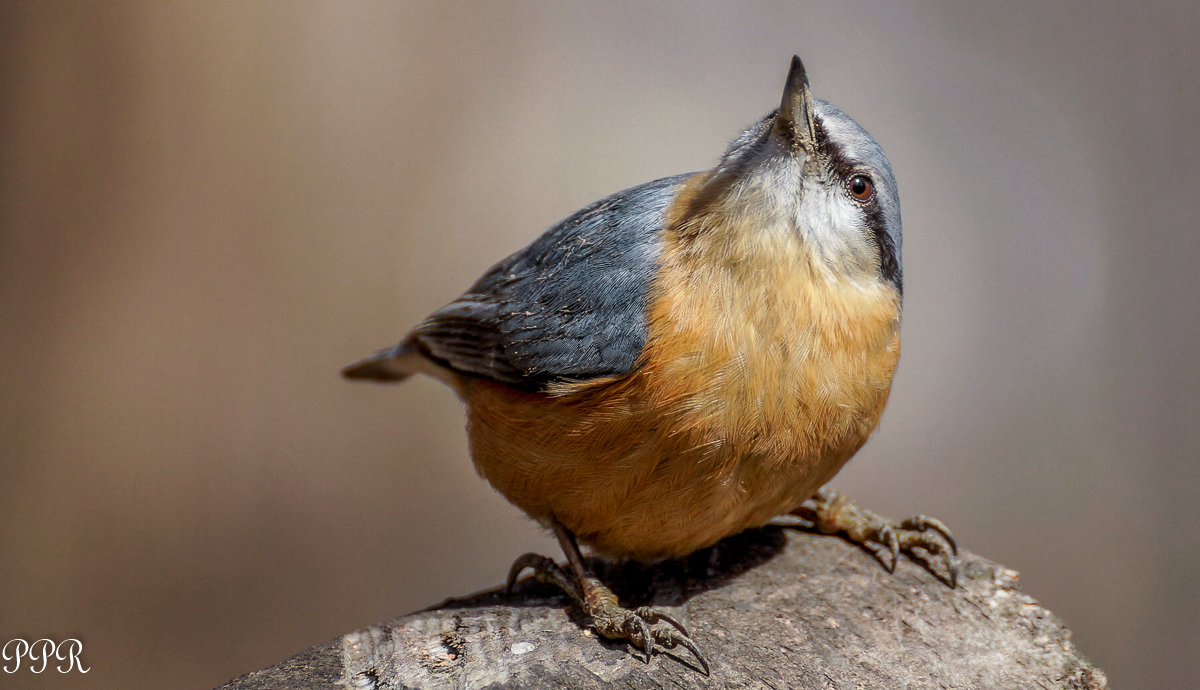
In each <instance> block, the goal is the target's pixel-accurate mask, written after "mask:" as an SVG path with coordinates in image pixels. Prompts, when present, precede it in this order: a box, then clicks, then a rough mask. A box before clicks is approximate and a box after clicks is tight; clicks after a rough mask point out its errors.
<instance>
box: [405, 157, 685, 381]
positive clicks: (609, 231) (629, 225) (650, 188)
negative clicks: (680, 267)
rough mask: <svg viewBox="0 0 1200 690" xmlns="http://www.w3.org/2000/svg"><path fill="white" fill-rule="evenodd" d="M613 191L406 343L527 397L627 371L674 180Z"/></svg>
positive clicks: (640, 338)
mask: <svg viewBox="0 0 1200 690" xmlns="http://www.w3.org/2000/svg"><path fill="white" fill-rule="evenodd" d="M687 177H688V176H687V175H679V176H676V177H668V178H664V179H661V180H655V181H654V182H648V183H646V184H644V185H641V186H638V187H633V188H632V189H627V190H625V191H623V192H618V193H617V194H614V195H612V196H610V197H607V198H605V199H601V200H600V201H597V202H596V203H594V204H592V205H590V206H588V207H586V208H584V209H582V210H580V211H579V212H577V213H575V214H574V215H573V216H571V217H570V218H567V219H566V220H564V221H562V222H561V223H559V224H558V225H555V226H554V227H552V228H550V229H549V230H548V231H546V233H545V234H544V235H542V236H541V237H540V238H538V239H537V240H536V241H534V242H533V244H531V245H529V246H528V247H526V248H525V249H522V250H521V251H519V252H517V253H515V254H513V255H512V256H510V257H508V258H507V259H505V260H503V261H501V262H500V263H498V264H496V265H495V266H494V267H492V269H491V270H489V271H488V272H487V273H486V274H485V275H484V276H483V277H482V278H480V279H479V281H478V282H476V283H475V284H474V285H473V286H471V289H469V290H468V291H467V292H466V293H465V294H464V295H463V296H462V297H459V298H458V299H457V300H455V301H453V302H451V303H450V304H448V305H446V307H444V308H443V309H441V310H439V311H437V312H436V313H434V314H433V315H431V316H430V317H429V318H428V319H426V320H425V321H424V322H423V323H421V324H420V325H419V326H417V328H416V329H414V330H413V332H412V334H411V335H410V336H409V338H408V340H407V341H406V343H408V344H409V345H410V346H412V347H416V348H417V349H419V350H420V351H421V352H422V353H423V354H425V355H426V356H427V357H429V358H430V359H432V360H434V361H436V362H438V363H439V364H441V365H443V366H446V367H449V368H450V369H453V370H456V371H459V372H462V373H465V374H471V375H475V376H482V377H485V378H489V379H493V380H496V381H501V382H503V383H506V384H509V385H512V386H515V387H518V388H523V389H530V390H537V389H540V388H543V387H545V386H546V385H547V384H549V383H553V382H558V381H566V380H586V379H590V378H595V377H602V376H613V375H620V374H625V373H628V372H629V371H631V370H632V369H633V367H634V365H635V363H636V361H637V358H638V355H639V354H640V353H641V351H642V347H643V345H644V344H645V341H646V307H647V294H648V291H649V286H650V281H651V279H652V278H653V276H654V272H655V268H656V261H657V257H658V252H659V247H660V243H661V241H662V239H661V238H662V228H663V222H664V220H663V219H664V216H665V213H666V210H667V208H668V207H669V206H670V204H671V200H672V199H673V198H674V196H675V191H676V188H677V186H678V185H679V183H680V182H682V181H683V180H684V179H686V178H687Z"/></svg>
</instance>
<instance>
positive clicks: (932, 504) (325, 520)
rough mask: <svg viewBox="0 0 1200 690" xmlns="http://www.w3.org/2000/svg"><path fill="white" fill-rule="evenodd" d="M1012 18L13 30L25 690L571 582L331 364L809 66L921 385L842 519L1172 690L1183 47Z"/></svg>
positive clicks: (1114, 8)
mask: <svg viewBox="0 0 1200 690" xmlns="http://www.w3.org/2000/svg"><path fill="white" fill-rule="evenodd" d="M990 5H991V6H989V7H984V6H983V4H982V3H978V4H977V6H975V7H967V6H966V5H965V4H964V3H951V2H944V3H927V2H907V3H905V2H891V1H880V2H874V3H855V4H853V5H849V4H846V5H845V6H843V4H841V3H839V4H838V5H836V6H835V5H834V4H832V3H821V4H814V5H812V6H808V5H805V4H802V3H797V2H791V1H789V2H776V3H755V4H746V3H741V2H729V3H719V4H705V5H697V4H693V3H687V2H677V3H667V4H655V5H652V6H643V4H642V3H634V2H628V3H604V4H599V3H577V4H562V3H547V4H544V5H542V4H531V3H508V4H483V3H479V4H473V3H472V4H453V3H440V2H429V3H420V4H412V3H404V4H382V3H370V4H366V3H363V4H357V3H352V4H342V3H333V2H326V3H303V4H301V3H288V4H279V3H239V2H226V3H199V2H192V3H160V2H142V3H135V2H114V3H39V4H32V3H31V4H26V3H16V2H9V3H6V4H5V5H4V6H3V9H2V10H0V33H2V35H0V93H2V94H3V95H2V96H0V99H2V101H0V107H2V111H0V348H2V349H0V352H2V353H3V357H2V358H0V455H2V457H0V511H2V513H0V515H2V521H0V641H3V640H8V639H11V638H13V637H26V638H36V637H41V636H51V637H55V638H58V639H61V638H65V637H72V636H74V637H80V638H82V639H83V641H84V644H85V650H84V658H85V660H86V661H87V662H88V663H90V664H91V666H92V671H91V673H90V674H88V675H87V676H86V677H84V676H79V675H73V676H71V677H65V678H64V677H61V676H59V675H58V674H56V673H47V674H45V675H44V676H42V677H34V676H31V675H30V674H29V673H28V672H24V673H23V674H22V675H20V676H7V675H5V676H4V677H2V678H0V683H4V682H9V683H18V684H20V685H23V686H24V685H28V684H29V683H32V682H34V681H37V682H41V683H47V684H53V685H55V686H69V685H84V684H86V685H88V686H90V687H168V686H171V687H182V686H190V687H203V686H211V685H215V684H218V683H221V682H223V681H225V680H227V679H229V678H231V677H233V676H235V675H237V674H240V673H243V672H246V671H249V670H251V669H253V668H255V667H259V666H263V665H267V664H269V663H273V662H275V661H278V660H280V659H282V658H283V657H285V656H288V655H290V654H292V653H296V652H299V651H301V650H303V649H304V648H306V647H307V646H309V645H312V644H316V643H319V642H324V641H326V640H329V639H331V638H333V637H335V636H337V635H339V634H341V633H343V632H347V631H349V630H351V629H353V628H355V627H358V626H362V625H365V624H368V623H373V622H378V621H381V620H384V619H386V618H388V617H391V616H394V615H398V614H402V613H405V612H407V611H409V610H411V609H414V608H417V607H421V606H424V605H427V604H431V603H434V602H436V601H438V600H440V599H441V598H443V597H446V596H448V595H455V594H465V593H468V592H471V591H473V590H477V589H480V588H483V587H487V586H490V585H494V584H496V583H498V582H500V581H501V579H502V578H503V577H504V574H505V573H506V571H507V568H508V566H509V563H510V562H511V560H512V559H513V558H514V557H515V556H516V555H518V554H519V553H521V552H523V551H526V550H543V551H545V552H547V553H557V552H556V551H555V549H554V547H553V545H552V543H551V540H550V539H549V538H547V537H546V536H545V535H543V534H541V533H540V532H539V530H538V529H536V528H535V527H534V526H533V525H532V524H531V523H529V522H528V521H527V520H526V519H525V518H523V517H522V516H521V515H520V514H519V513H518V512H517V511H516V510H515V509H514V508H512V507H510V506H509V505H508V504H506V503H505V502H504V500H503V499H502V498H500V497H499V496H498V495H496V494H495V493H494V492H493V491H492V490H491V489H490V488H489V487H488V486H487V485H486V484H484V482H483V481H482V480H480V479H478V478H477V477H476V476H475V475H474V472H473V470H472V468H471V465H470V462H469V461H468V459H467V455H466V448H465V442H464V438H463V433H462V429H461V426H462V421H463V415H462V411H461V409H460V406H459V404H458V402H457V401H456V400H455V399H454V397H453V395H452V394H451V393H450V392H449V391H448V390H446V389H444V388H442V387H440V386H439V385H437V384H435V383H433V382H430V381H426V380H422V381H416V382H412V383H410V384H408V385H405V386H403V387H395V388H388V387H378V386H361V385H359V386H356V385H350V384H348V383H345V382H343V381H342V380H340V379H339V378H338V376H337V370H338V368H339V367H340V366H341V365H343V364H345V363H347V362H349V361H351V360H353V359H356V358H358V357H359V356H361V355H365V354H367V353H369V352H371V351H373V350H374V349H376V348H378V347H382V346H384V345H388V344H391V343H392V342H394V341H395V340H396V339H397V338H398V337H399V336H400V335H402V333H403V332H404V331H405V330H406V329H407V328H408V327H409V326H410V325H412V324H413V323H415V322H416V321H417V320H419V319H420V318H421V317H423V316H424V315H425V314H426V313H427V312H429V311H431V310H432V309H435V308H437V307H439V306H441V305H442V304H443V303H445V302H446V301H448V300H449V299H451V298H453V297H454V296H456V295H457V294H458V293H459V292H460V291H461V290H462V289H463V288H465V287H466V286H467V285H468V284H469V283H470V282H471V281H472V280H473V279H474V278H475V277H476V276H477V275H478V274H479V273H480V272H481V271H482V270H484V269H485V268H487V266H489V265H490V264H491V263H492V262H494V261H495V260H497V259H499V258H501V257H502V256H504V255H505V254H507V253H508V252H510V251H512V250H514V249H516V248H518V247H520V246H522V245H523V244H525V243H526V242H527V241H529V240H531V239H532V238H533V237H534V236H535V235H537V234H538V233H539V232H540V231H541V230H542V229H543V228H545V227H547V226H548V225H550V224H551V223H553V222H555V221H556V220H558V219H559V218H562V217H563V216H565V215H567V214H568V213H570V212H571V211H573V210H575V209H576V208H578V207H579V206H581V205H583V204H585V203H587V202H589V201H592V200H593V199H596V198H598V197H600V196H603V195H605V194H608V193H610V192H613V191H616V190H618V189H622V188H624V187H627V186H630V185H633V184H636V183H640V182H643V181H646V180H649V179H652V178H654V177H658V176H663V175H668V174H673V173H676V172H682V171H687V170H696V169H701V168H705V167H708V166H709V165H711V164H712V163H713V162H714V161H715V160H716V158H717V156H718V155H719V153H720V152H721V151H722V150H723V147H724V145H725V144H726V142H727V141H728V140H729V139H730V138H732V137H733V136H734V135H735V134H736V133H737V132H738V131H739V130H740V128H741V127H743V126H745V125H746V124H749V123H750V122H751V121H753V120H754V119H755V118H757V117H758V116H760V115H761V114H762V113H764V112H766V111H767V110H769V109H770V108H772V107H773V106H774V105H775V104H776V103H777V99H778V97H779V92H780V89H781V87H782V84H783V77H784V75H785V73H786V70H787V64H788V59H789V58H790V56H791V55H792V53H793V52H799V53H800V54H801V55H802V56H803V58H804V60H805V62H806V63H807V65H808V67H809V72H810V75H811V77H812V83H813V88H814V90H815V92H816V93H817V94H818V95H819V96H821V97H824V98H827V99H829V100H831V101H833V102H834V103H836V104H838V105H839V106H841V107H842V108H843V109H845V110H846V111H847V112H849V113H851V114H852V115H853V116H854V117H856V118H857V119H858V120H859V121H860V122H861V123H862V124H863V125H864V126H865V127H866V128H867V129H869V130H870V131H871V132H872V133H873V134H874V135H875V136H876V137H877V138H878V139H879V141H880V142H881V143H882V144H883V145H884V147H885V148H886V149H887V151H888V152H889V154H890V156H891V158H892V162H893V164H894V166H895V168H896V172H897V175H898V177H899V180H900V184H901V190H902V196H903V201H904V219H905V230H906V242H905V246H904V257H905V269H906V271H905V273H906V277H907V285H906V287H907V290H906V298H907V303H906V311H905V326H904V332H905V335H904V338H905V345H904V358H903V361H902V363H901V367H900V373H899V376H898V379H897V382H896V386H895V389H894V393H893V396H892V402H891V405H890V407H889V410H888V412H887V414H886V415H885V416H884V422H883V425H882V427H881V429H880V431H879V432H878V434H877V435H876V437H875V439H874V440H873V441H872V442H871V443H870V444H869V445H868V446H867V448H866V449H865V450H864V452H863V453H862V454H861V455H860V456H859V457H858V458H857V459H856V460H855V461H854V462H852V463H851V464H850V466H849V467H848V469H847V470H846V471H845V472H843V473H842V475H841V476H840V477H839V478H838V479H837V480H836V482H835V483H836V485H837V486H839V487H840V488H842V489H844V490H845V491H847V492H849V493H851V494H852V495H854V496H855V497H857V498H858V499H860V500H861V501H862V502H864V503H865V504H866V505H869V506H871V507H873V508H875V509H876V510H879V511H882V512H884V513H887V514H891V515H894V516H903V515H907V514H910V513H913V512H918V511H920V512H927V513H930V514H933V515H937V516H939V517H941V518H943V519H944V520H945V521H946V522H947V523H949V524H950V525H951V526H952V527H953V528H954V530H955V532H956V534H957V535H958V537H959V539H960V543H962V544H964V545H965V546H966V548H968V549H971V550H973V551H976V552H979V553H982V554H984V555H986V556H988V557H991V558H993V559H996V560H998V561H1001V562H1003V563H1005V564H1007V565H1009V566H1012V567H1014V568H1017V569H1019V570H1021V572H1022V574H1023V575H1022V582H1023V587H1024V588H1025V590H1026V591H1028V592H1030V593H1031V594H1033V595H1034V596H1035V597H1038V598H1039V599H1041V600H1042V601H1043V602H1045V603H1046V604H1047V605H1048V606H1049V607H1050V608H1051V609H1052V610H1054V611H1056V612H1057V613H1059V614H1061V615H1062V616H1063V617H1064V618H1065V619H1066V620H1067V622H1068V623H1069V624H1070V625H1071V626H1072V627H1073V628H1074V629H1075V631H1076V639H1077V641H1078V643H1079V644H1080V646H1081V648H1082V649H1083V651H1084V652H1085V653H1087V654H1088V655H1090V656H1091V657H1092V658H1093V659H1094V661H1095V662H1096V663H1097V664H1098V665H1100V666H1101V667H1103V668H1104V669H1106V670H1107V671H1108V672H1109V674H1110V676H1111V678H1112V680H1113V681H1114V685H1115V687H1130V688H1133V687H1145V688H1165V687H1185V686H1186V685H1188V684H1189V682H1188V681H1189V673H1190V671H1191V669H1192V668H1194V667H1193V662H1194V659H1193V658H1192V657H1194V656H1195V653H1196V652H1197V651H1198V650H1200V584H1198V581H1200V580H1198V575H1197V570H1198V568H1200V508H1198V505H1200V463H1198V462H1197V455H1198V452H1197V448H1200V431H1198V429H1200V414H1198V413H1200V404H1198V402H1197V401H1198V399H1200V364H1198V360H1197V355H1198V354H1200V353H1198V345H1197V343H1198V342H1200V319H1198V318H1197V310H1198V308H1200V287H1198V285H1200V283H1198V281H1197V278H1196V274H1195V272H1196V265H1197V261H1198V260H1200V232H1198V228H1197V222H1196V210H1195V204H1196V202H1195V200H1194V197H1195V196H1196V188H1197V185H1198V183H1200V172H1198V167H1197V164H1196V160H1197V155H1198V154H1200V136H1198V134H1197V121H1198V113H1197V108H1196V100H1197V91H1198V88H1197V87H1198V84H1200V79H1198V78H1200V57H1198V56H1200V51H1197V50H1196V47H1195V37H1196V36H1197V35H1200V21H1198V19H1200V11H1198V10H1196V9H1195V8H1194V3H1190V2H1182V1H1181V2H1179V3H1176V4H1165V3H1157V4H1156V3H1142V4H1139V5H1138V6H1137V8H1136V9H1134V8H1133V4H1132V3H1118V2H1110V3H1098V2H1070V3H1056V4H1054V5H1053V6H1046V5H1045V4H1044V3H1041V2H1033V1H1031V0H1022V1H1020V2H1010V3H990ZM1126 6H1128V7H1126ZM51 675H53V676H55V677H53V678H51V677H49V676H51Z"/></svg>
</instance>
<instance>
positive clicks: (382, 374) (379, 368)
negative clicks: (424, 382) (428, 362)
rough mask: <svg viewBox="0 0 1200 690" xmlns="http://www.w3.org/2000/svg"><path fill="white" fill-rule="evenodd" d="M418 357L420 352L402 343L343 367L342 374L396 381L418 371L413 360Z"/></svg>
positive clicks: (349, 376) (351, 377)
mask: <svg viewBox="0 0 1200 690" xmlns="http://www.w3.org/2000/svg"><path fill="white" fill-rule="evenodd" d="M418 357H420V354H418V353H417V351H416V350H414V349H413V348H412V347H411V346H409V345H408V344H407V343H400V344H399V345H397V346H396V347H389V348H388V349H386V350H380V351H379V352H376V353H375V354H373V355H371V356H370V357H367V358H366V359H364V360H361V361H358V362H355V363H354V364H351V365H350V366H348V367H346V368H344V369H342V376H345V377H346V378H348V379H366V380H370V381H379V382H381V383H395V382H399V381H403V380H404V379H406V378H408V377H409V376H412V375H413V374H415V373H417V371H418V369H416V368H414V366H413V364H414V361H413V360H414V359H415V358H418Z"/></svg>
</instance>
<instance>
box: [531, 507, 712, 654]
mask: <svg viewBox="0 0 1200 690" xmlns="http://www.w3.org/2000/svg"><path fill="white" fill-rule="evenodd" d="M551 527H553V529H554V536H556V537H558V543H559V545H561V546H562V550H563V552H564V553H566V555H567V568H568V570H564V569H563V568H562V567H561V566H559V565H558V564H557V563H555V562H554V561H552V560H550V559H549V558H546V557H545V556H540V555H538V554H534V553H527V554H525V555H523V556H521V557H520V558H518V559H517V560H516V562H514V563H513V565H512V569H511V570H510V571H509V573H508V587H509V589H510V590H511V589H512V586H513V585H514V584H515V583H516V581H517V576H519V575H520V574H521V571H523V570H525V569H526V568H532V569H533V576H534V579H536V580H538V581H539V582H545V583H547V584H552V585H555V586H557V587H559V588H560V589H562V590H563V591H564V592H566V593H567V594H569V595H571V598H572V599H574V600H575V601H576V602H577V603H578V604H579V606H580V608H582V609H583V612H584V613H586V614H587V615H588V617H590V618H591V619H592V626H593V627H595V628H596V632H598V633H600V634H601V635H603V636H604V637H607V638H609V639H610V640H629V641H630V642H631V643H632V644H633V645H634V646H635V647H640V648H641V649H643V650H644V651H645V652H646V662H647V663H649V661H650V655H651V654H652V653H653V651H654V645H655V644H658V645H659V646H661V647H662V648H664V649H673V648H675V647H679V646H682V647H686V648H687V649H688V651H690V652H691V653H692V654H693V655H695V657H696V659H697V660H698V661H699V662H700V665H701V666H702V667H704V674H705V675H708V673H709V668H708V660H707V659H705V658H704V655H703V654H701V653H700V649H699V648H698V647H697V646H696V643H695V642H693V641H692V638H691V636H690V635H689V634H688V631H687V628H685V627H683V624H682V623H680V622H679V621H677V620H675V618H673V617H672V616H670V615H668V614H666V613H665V612H663V611H661V610H659V609H656V608H652V607H650V606H640V607H638V608H636V609H633V610H630V609H627V608H623V607H621V605H620V604H619V602H618V601H617V595H616V594H614V593H613V591H612V590H611V589H609V588H608V587H605V586H604V583H602V582H600V580H598V579H596V578H595V577H594V576H593V575H592V574H591V573H590V572H589V571H588V569H587V566H586V565H584V563H583V555H582V554H580V553H579V545H578V544H576V543H575V537H574V535H572V534H571V532H570V531H568V530H567V528H566V527H563V526H562V524H560V523H559V522H558V521H557V520H554V521H553V523H552V524H551ZM659 622H663V623H667V624H668V625H669V626H670V627H667V626H658V627H655V624H656V623H659Z"/></svg>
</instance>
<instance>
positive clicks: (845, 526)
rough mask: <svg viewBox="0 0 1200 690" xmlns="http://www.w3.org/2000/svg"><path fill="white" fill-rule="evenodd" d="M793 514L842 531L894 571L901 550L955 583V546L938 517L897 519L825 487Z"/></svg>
mask: <svg viewBox="0 0 1200 690" xmlns="http://www.w3.org/2000/svg"><path fill="white" fill-rule="evenodd" d="M792 514H793V515H796V516H798V517H800V518H803V519H805V520H807V521H809V522H811V523H812V527H813V529H815V530H817V531H818V532H820V533H822V534H838V533H841V534H844V535H845V536H846V538H848V539H849V540H850V541H852V542H854V543H855V544H858V545H860V546H862V547H863V548H866V549H869V550H870V551H871V552H872V553H874V554H875V558H877V559H878V560H879V562H880V563H882V564H883V565H884V567H885V568H887V569H888V571H889V572H895V571H896V560H897V559H898V558H899V557H900V552H902V551H903V552H904V553H908V554H911V555H913V556H916V557H917V558H919V559H920V560H921V561H922V562H924V563H925V567H927V568H928V569H929V570H930V572H932V573H933V574H934V575H937V576H938V578H940V579H942V580H943V581H945V582H946V583H947V584H949V585H950V586H951V587H955V586H957V584H958V562H957V560H956V559H955V558H954V555H955V554H957V553H958V546H957V545H956V544H955V543H954V536H953V535H951V534H950V530H949V529H948V528H947V527H946V525H944V524H942V521H941V520H938V519H937V518H932V517H928V516H926V515H917V516H915V517H910V518H908V519H906V520H901V521H899V522H896V521H894V520H889V519H887V518H885V517H882V516H880V515H877V514H875V513H872V512H871V511H869V510H867V509H866V508H860V507H858V506H857V505H855V504H854V502H853V501H851V500H850V499H849V498H847V497H845V496H843V495H842V494H839V493H838V492H836V491H834V490H833V489H828V488H825V489H821V490H820V491H818V492H817V495H816V496H813V497H812V498H810V499H809V500H808V501H805V504H804V505H802V506H801V507H800V508H798V509H796V510H795V511H793V512H792ZM885 554H886V555H885ZM935 564H940V566H941V568H942V570H944V571H945V572H944V573H943V572H941V571H939V570H937V569H935V568H934V565H935Z"/></svg>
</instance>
